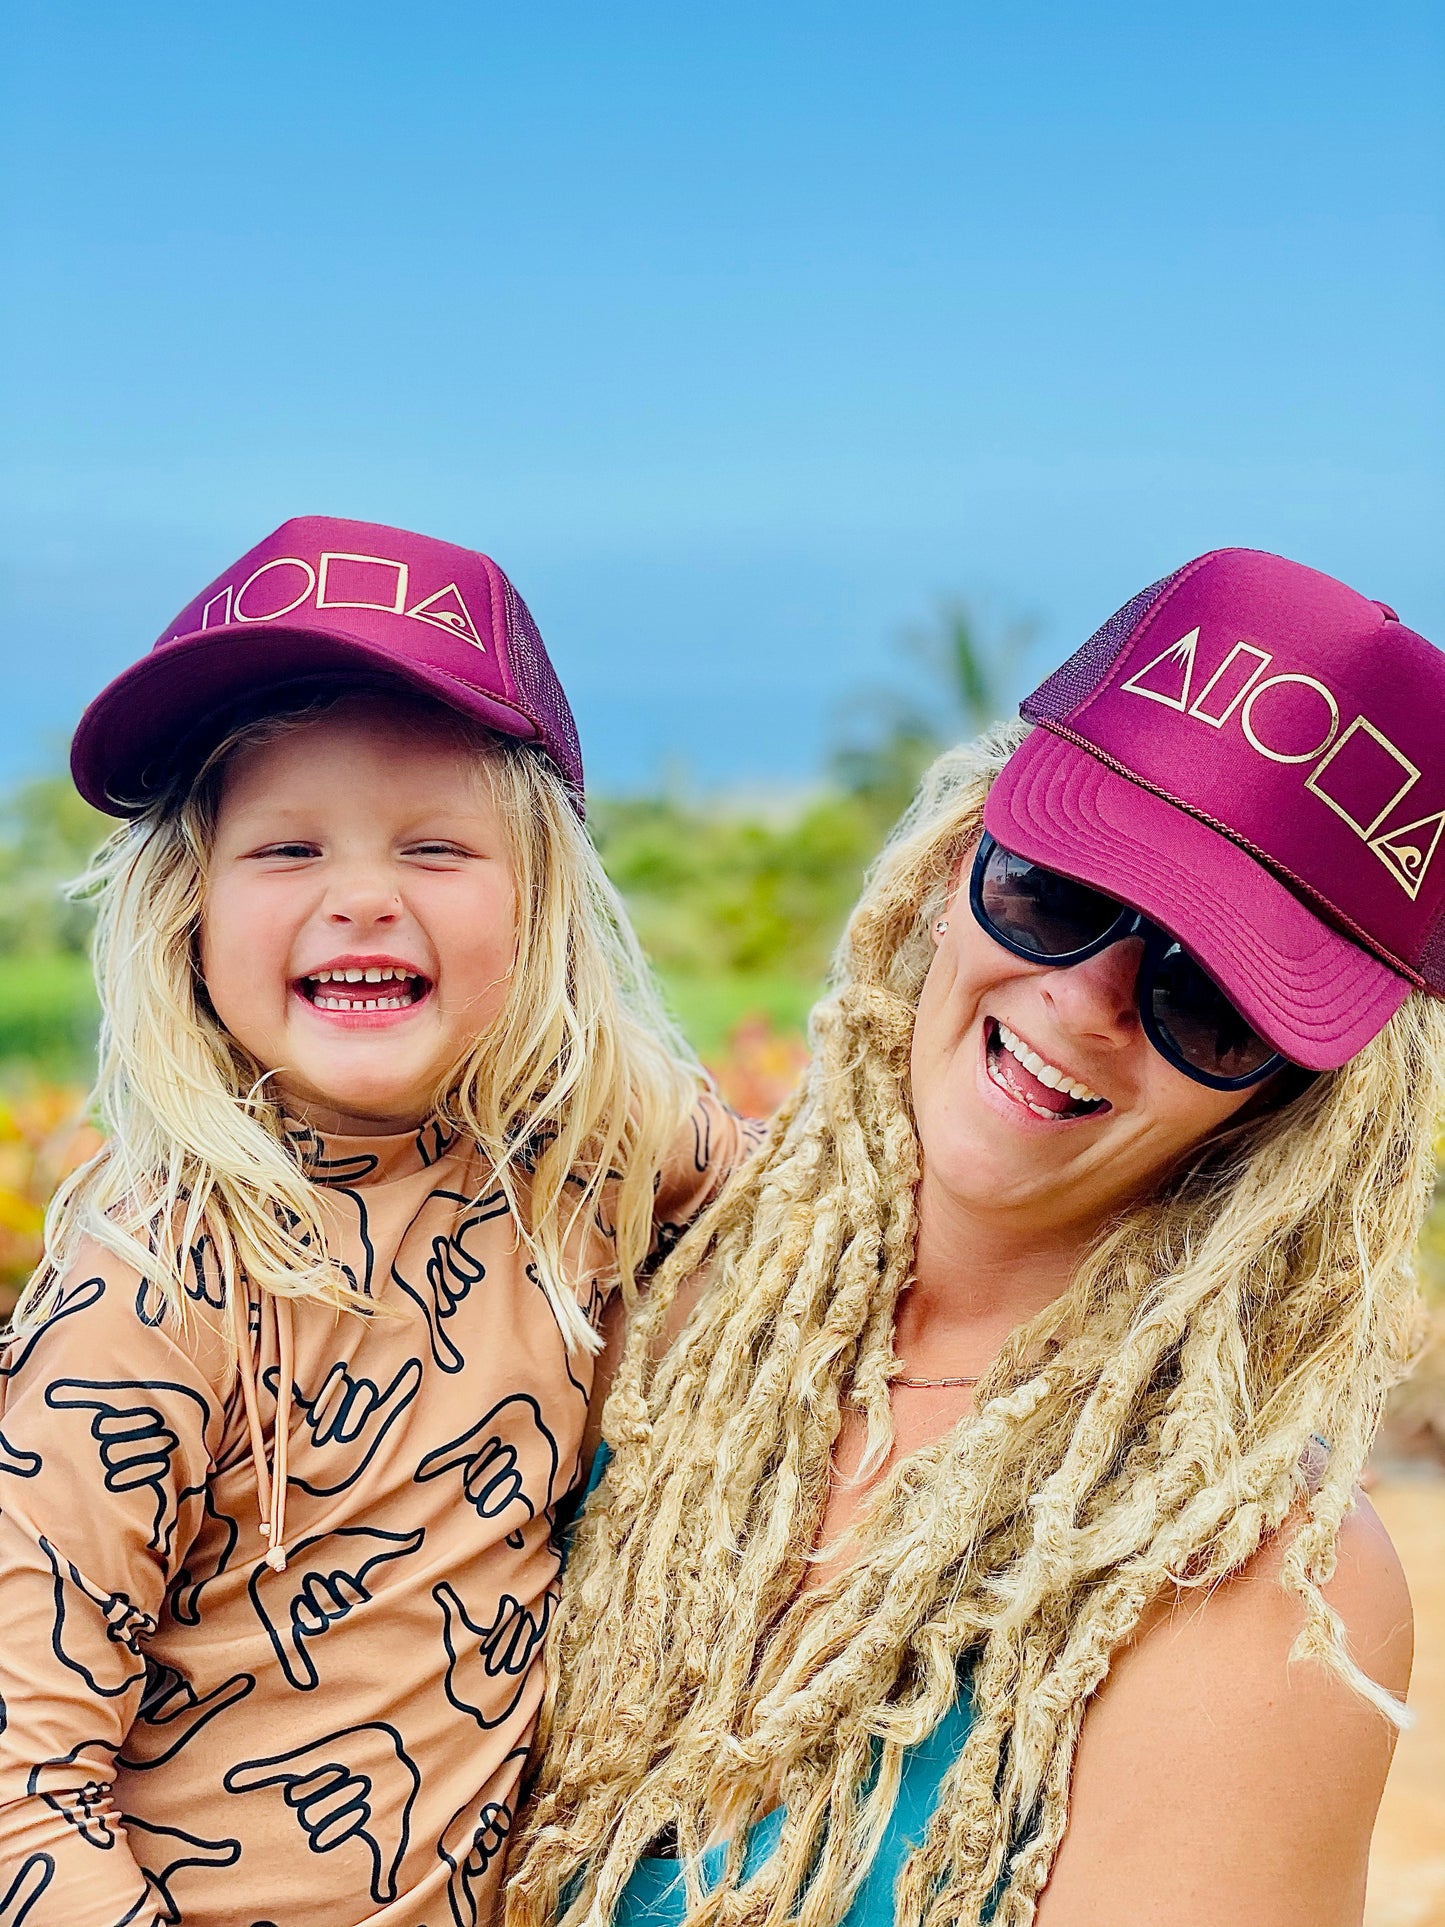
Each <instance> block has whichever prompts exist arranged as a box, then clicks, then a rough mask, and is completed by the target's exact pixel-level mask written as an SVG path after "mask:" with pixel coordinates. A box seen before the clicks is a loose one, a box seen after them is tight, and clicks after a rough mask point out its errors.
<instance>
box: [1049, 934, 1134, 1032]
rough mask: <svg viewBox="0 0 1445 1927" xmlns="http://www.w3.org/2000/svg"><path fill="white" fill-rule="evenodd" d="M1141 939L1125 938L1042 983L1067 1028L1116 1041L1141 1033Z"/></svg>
mask: <svg viewBox="0 0 1445 1927" xmlns="http://www.w3.org/2000/svg"><path fill="white" fill-rule="evenodd" d="M1143 957H1144V942H1143V939H1142V938H1141V937H1125V938H1123V939H1122V940H1121V941H1120V942H1119V943H1111V944H1110V945H1109V947H1108V948H1107V949H1106V950H1100V951H1098V952H1097V953H1096V954H1095V955H1094V956H1092V957H1086V958H1085V959H1084V961H1083V962H1082V963H1076V964H1070V965H1069V966H1068V967H1067V968H1066V969H1064V970H1051V971H1049V972H1047V973H1046V975H1045V978H1044V981H1043V983H1042V985H1041V989H1042V991H1043V995H1044V997H1045V999H1046V1000H1047V1001H1048V1002H1049V1003H1050V1004H1052V1006H1053V1008H1054V1011H1055V1013H1056V1014H1057V1016H1058V1019H1059V1021H1060V1023H1061V1024H1063V1025H1065V1026H1066V1027H1067V1028H1068V1029H1070V1030H1074V1031H1077V1032H1079V1033H1080V1034H1088V1035H1090V1036H1095V1037H1102V1038H1107V1039H1109V1040H1110V1041H1113V1042H1119V1043H1123V1042H1127V1041H1128V1040H1129V1039H1130V1038H1132V1037H1133V1036H1134V1035H1135V1033H1136V1032H1137V1031H1138V1030H1139V1028H1140V1025H1139V1004H1138V983H1139V965H1140V964H1141V962H1142V961H1143Z"/></svg>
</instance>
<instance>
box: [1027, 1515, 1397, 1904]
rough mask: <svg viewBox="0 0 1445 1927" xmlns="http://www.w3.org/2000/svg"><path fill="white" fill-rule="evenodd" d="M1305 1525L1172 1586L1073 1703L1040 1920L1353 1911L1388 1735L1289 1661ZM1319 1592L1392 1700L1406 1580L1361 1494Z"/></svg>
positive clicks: (1359, 1701) (1385, 1727)
mask: <svg viewBox="0 0 1445 1927" xmlns="http://www.w3.org/2000/svg"><path fill="white" fill-rule="evenodd" d="M1301 1524H1302V1520H1301V1518H1299V1517H1295V1518H1292V1519H1291V1520H1290V1521H1289V1522H1287V1523H1286V1525H1285V1526H1284V1527H1283V1528H1282V1529H1281V1531H1280V1532H1278V1533H1277V1534H1275V1535H1274V1537H1273V1538H1272V1539H1271V1540H1270V1541H1269V1542H1268V1543H1267V1544H1266V1545H1265V1546H1264V1547H1262V1548H1261V1549H1260V1551H1259V1552H1258V1553H1257V1554H1256V1555H1255V1556H1254V1557H1253V1558H1252V1559H1251V1560H1250V1561H1249V1562H1248V1563H1247V1564H1246V1565H1245V1566H1243V1567H1242V1568H1241V1569H1240V1570H1239V1571H1238V1572H1237V1573H1235V1574H1233V1575H1231V1577H1230V1578H1228V1579H1226V1580H1224V1581H1223V1582H1221V1583H1220V1584H1218V1585H1216V1586H1213V1587H1211V1588H1209V1589H1207V1590H1203V1591H1199V1592H1194V1591H1191V1590H1189V1589H1187V1588H1170V1589H1169V1591H1168V1592H1167V1593H1165V1594H1164V1595H1162V1596H1161V1597H1160V1599H1159V1600H1158V1601H1156V1603H1155V1604H1154V1606H1153V1607H1151V1608H1150V1610H1149V1611H1148V1612H1146V1614H1145V1615H1144V1617H1143V1619H1142V1620H1141V1622H1140V1624H1139V1626H1138V1628H1137V1629H1136V1631H1135V1632H1134V1634H1133V1636H1132V1637H1131V1638H1130V1639H1129V1640H1128V1641H1127V1643H1126V1644H1125V1645H1124V1646H1123V1647H1122V1648H1121V1649H1120V1650H1119V1652H1118V1653H1116V1654H1115V1656H1114V1658H1113V1660H1112V1662H1111V1664H1110V1667H1109V1671H1108V1674H1107V1675H1106V1677H1105V1680H1104V1682H1103V1684H1102V1685H1101V1686H1100V1688H1099V1689H1098V1691H1097V1692H1096V1693H1095V1694H1094V1696H1093V1698H1092V1699H1091V1700H1090V1702H1089V1705H1088V1708H1087V1710H1086V1713H1085V1717H1084V1722H1083V1728H1082V1731H1081V1734H1080V1739H1079V1747H1078V1753H1077V1756H1076V1761H1075V1767H1074V1780H1073V1788H1072V1792H1071V1797H1070V1803H1069V1825H1068V1831H1067V1832H1066V1834H1065V1837H1064V1843H1063V1846H1062V1848H1061V1849H1060V1852H1059V1855H1058V1859H1057V1861H1056V1863H1055V1867H1054V1872H1053V1875H1052V1877H1051V1879H1050V1882H1049V1886H1048V1888H1047V1889H1046V1892H1045V1897H1044V1901H1043V1903H1042V1904H1041V1906H1040V1910H1039V1915H1038V1922H1039V1927H1083V1924H1084V1923H1086V1922H1093V1921H1096V1920H1097V1921H1102V1920H1104V1919H1105V1918H1107V1919H1108V1920H1109V1921H1110V1922H1111V1923H1113V1927H1131V1924H1132V1923H1134V1922H1136V1921H1137V1922H1139V1923H1143V1922H1145V1921H1151V1920H1154V1919H1157V1918H1164V1917H1166V1916H1167V1917H1168V1918H1170V1919H1171V1920H1172V1921H1173V1922H1174V1923H1176V1927H1195V1923H1198V1927H1203V1923H1204V1922H1206V1921H1210V1922H1213V1921H1217V1920H1219V1919H1224V1918H1239V1919H1244V1918H1248V1919H1250V1920H1251V1921H1255V1922H1259V1923H1270V1927H1275V1924H1276V1923H1278V1927H1284V1924H1285V1923H1295V1922H1298V1923H1300V1927H1305V1923H1308V1924H1309V1927H1335V1923H1339V1927H1345V1923H1356V1922H1358V1921H1359V1919H1360V1910H1361V1908H1362V1907H1363V1903H1364V1882H1365V1871H1366V1865H1367V1861H1368V1854H1369V1841H1370V1833H1371V1830H1372V1828H1373V1825H1374V1818H1375V1812H1376V1809H1377V1807H1378V1805H1379V1800H1380V1795H1381V1792H1382V1791H1383V1788H1384V1783H1385V1775H1386V1772H1387V1770H1388V1768H1389V1762H1390V1755H1391V1752H1392V1750H1393V1743H1394V1731H1393V1728H1392V1727H1391V1726H1390V1725H1389V1724H1388V1722H1387V1721H1386V1719H1385V1718H1384V1716H1383V1715H1382V1714H1381V1713H1380V1712H1379V1711H1378V1710H1377V1709H1376V1708H1375V1707H1374V1706H1372V1705H1370V1704H1369V1703H1368V1702H1367V1701H1366V1700H1365V1699H1364V1698H1363V1697H1362V1696H1361V1695H1360V1694H1358V1693H1357V1692H1355V1691H1354V1690H1352V1689H1351V1688H1350V1687H1349V1686H1348V1685H1347V1684H1346V1683H1345V1682H1344V1681H1343V1680H1341V1679H1340V1678H1339V1677H1338V1676H1337V1675H1336V1674H1335V1673H1333V1672H1331V1671H1330V1670H1329V1669H1328V1668H1326V1667H1325V1666H1324V1665H1323V1664H1321V1663H1320V1662H1318V1661H1315V1660H1312V1659H1308V1658H1300V1659H1293V1660H1292V1659H1291V1656H1290V1655H1291V1649H1292V1648H1293V1646H1294V1643H1295V1641H1296V1639H1297V1637H1298V1635H1299V1634H1300V1632H1301V1630H1302V1629H1303V1627H1304V1624H1305V1613H1304V1606H1303V1603H1302V1602H1301V1601H1300V1599H1299V1598H1298V1597H1297V1596H1296V1595H1295V1594H1294V1593H1293V1592H1291V1591H1289V1590H1287V1589H1286V1587H1285V1585H1284V1584H1283V1583H1282V1581H1283V1572H1284V1561H1285V1557H1286V1554H1287V1552H1288V1549H1289V1546H1290V1543H1291V1541H1292V1540H1293V1537H1294V1535H1295V1534H1296V1533H1297V1532H1298V1531H1299V1529H1300V1526H1301ZM1322 1590H1323V1593H1324V1597H1325V1600H1326V1603H1327V1604H1328V1605H1329V1607H1330V1608H1331V1610H1332V1611H1333V1612H1335V1613H1336V1614H1338V1616H1339V1618H1340V1621H1341V1623H1342V1625H1343V1628H1344V1633H1345V1637H1346V1641H1347V1643H1348V1647H1349V1651H1350V1653H1351V1655H1352V1657H1353V1658H1354V1659H1355V1661H1356V1662H1357V1664H1358V1665H1359V1666H1360V1667H1361V1669H1362V1670H1363V1671H1364V1672H1365V1673H1366V1674H1367V1675H1368V1676H1369V1677H1370V1678H1371V1679H1372V1680H1374V1681H1376V1682H1377V1683H1378V1684H1379V1685H1380V1686H1382V1687H1383V1688H1385V1689H1386V1691H1387V1692H1389V1693H1390V1694H1391V1695H1393V1696H1395V1697H1397V1698H1398V1697H1403V1695H1404V1693H1405V1690H1406V1688H1407V1687H1408V1685H1409V1679H1410V1663H1411V1657H1412V1645H1413V1621H1412V1614H1411V1607H1410V1595H1409V1589H1408V1587H1407V1585H1406V1582H1405V1575H1404V1571H1403V1568H1402V1567H1401V1564H1400V1560H1399V1557H1398V1555H1397V1554H1396V1552H1395V1548H1394V1546H1393V1545H1392V1543H1391V1541H1390V1537H1389V1534H1388V1533H1387V1532H1386V1530H1385V1527H1384V1525H1383V1524H1382V1523H1381V1521H1380V1519H1379V1517H1378V1515H1377V1514H1376V1512H1375V1511H1374V1508H1373V1507H1372V1506H1371V1505H1370V1504H1369V1502H1368V1500H1366V1499H1364V1498H1363V1497H1362V1496H1361V1497H1359V1498H1358V1500H1357V1503H1356V1505H1355V1507H1354V1509H1353V1510H1352V1511H1351V1512H1350V1514H1349V1515H1348V1516H1347V1517H1346V1519H1345V1521H1344V1523H1343V1525H1342V1527H1341V1530H1340V1534H1339V1543H1338V1558H1337V1564H1336V1569H1335V1572H1334V1575H1333V1576H1332V1578H1331V1579H1330V1580H1329V1582H1328V1583H1327V1584H1326V1585H1325V1586H1324V1587H1323V1589H1322Z"/></svg>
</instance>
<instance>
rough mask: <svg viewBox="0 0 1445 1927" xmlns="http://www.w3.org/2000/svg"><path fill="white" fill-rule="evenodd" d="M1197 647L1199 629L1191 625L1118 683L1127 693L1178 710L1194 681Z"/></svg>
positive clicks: (1185, 702)
mask: <svg viewBox="0 0 1445 1927" xmlns="http://www.w3.org/2000/svg"><path fill="white" fill-rule="evenodd" d="M1198 647H1199V631H1198V629H1191V630H1190V631H1189V634H1188V635H1187V636H1181V637H1180V638H1179V640H1178V642H1171V643H1170V645H1169V647H1168V648H1167V649H1165V650H1164V651H1163V652H1162V653H1161V654H1160V655H1157V656H1156V657H1155V658H1154V660H1153V662H1146V663H1145V665H1144V667H1143V668H1142V669H1138V670H1136V671H1135V672H1134V674H1133V675H1132V676H1131V677H1130V678H1129V680H1128V682H1126V683H1124V684H1122V685H1121V687H1122V688H1123V689H1126V690H1128V692H1129V694H1130V695H1131V696H1144V697H1146V698H1147V699H1148V701H1150V702H1151V703H1163V705H1164V707H1165V708H1166V709H1177V710H1179V711H1180V712H1181V713H1182V712H1183V711H1184V710H1186V709H1188V707H1189V686H1190V684H1191V683H1192V682H1193V681H1194V652H1195V650H1196V649H1197V648H1198Z"/></svg>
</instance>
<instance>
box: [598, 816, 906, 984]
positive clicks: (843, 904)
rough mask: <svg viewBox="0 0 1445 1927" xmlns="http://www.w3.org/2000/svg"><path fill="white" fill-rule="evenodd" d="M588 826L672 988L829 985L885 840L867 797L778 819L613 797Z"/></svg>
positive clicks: (640, 933)
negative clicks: (730, 982) (846, 926)
mask: <svg viewBox="0 0 1445 1927" xmlns="http://www.w3.org/2000/svg"><path fill="white" fill-rule="evenodd" d="M591 821H592V828H593V834H594V835H595V836H596V838H597V843H598V848H599V849H600V850H601V852H602V858H603V861H604V863H605V864H606V865H607V869H608V872H609V874H610V875H611V877H612V879H613V881H614V882H615V883H616V884H617V886H618V888H619V889H620V890H621V892H622V894H623V896H624V897H625V898H626V899H627V904H628V908H629V909H630V911H631V913H632V916H633V919H634V921H635V922H636V925H637V929H638V933H639V935H640V936H641V938H642V942H643V945H644V947H645V948H646V950H647V951H648V954H649V955H650V956H651V957H652V959H653V962H654V963H655V964H656V965H657V967H658V969H659V970H660V971H661V972H662V974H663V975H664V977H667V978H669V979H676V978H689V979H701V978H715V977H723V978H732V977H759V978H763V977H770V978H773V979H777V978H778V977H780V976H786V977H789V978H791V979H793V980H802V981H806V982H810V983H816V982H818V981H820V980H821V978H822V976H823V973H824V971H825V970H826V968H827V963H828V956H829V953H830V951H831V950H832V947H833V944H834V942H835V941H836V938H837V935H838V931H839V929H840V928H841V926H842V922H843V918H844V917H845V916H846V914H847V912H848V909H849V907H850V906H851V904H852V902H853V899H854V897H855V896H856V895H857V893H858V886H859V883H860V881H861V879H862V875H863V869H864V866H865V864H866V863H867V862H868V859H869V858H870V857H871V856H872V855H873V853H874V851H875V849H876V847H877V840H878V839H877V830H876V825H875V823H874V820H873V818H872V815H871V813H870V812H869V810H868V809H867V808H866V807H865V806H864V804H863V803H862V802H860V800H859V799H857V798H854V797H849V796H839V795H831V794H824V795H820V796H818V797H816V798H815V799H814V800H812V801H811V802H808V803H806V804H804V805H802V806H801V807H800V808H799V809H798V810H797V812H796V813H794V814H791V815H789V816H787V817H785V818H784V819H783V820H780V821H779V820H773V821H768V820H763V819H760V818H759V817H757V816H755V815H749V814H745V813H731V812H729V813H724V814H720V813H718V812H717V811H716V810H713V809H709V808H708V807H706V806H704V805H701V804H697V803H689V802H680V801H677V800H673V799H668V798H663V797H643V798H636V799H631V800H616V799H613V800H608V799H605V798H604V799H602V800H601V801H599V802H598V803H597V804H595V805H594V807H593V809H592V812H591Z"/></svg>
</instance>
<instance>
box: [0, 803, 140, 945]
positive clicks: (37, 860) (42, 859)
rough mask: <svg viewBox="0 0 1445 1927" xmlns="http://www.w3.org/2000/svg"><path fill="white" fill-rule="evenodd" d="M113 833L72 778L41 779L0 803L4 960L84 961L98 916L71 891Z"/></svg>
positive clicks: (1, 942) (0, 922) (0, 925)
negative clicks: (68, 894) (67, 889)
mask: <svg viewBox="0 0 1445 1927" xmlns="http://www.w3.org/2000/svg"><path fill="white" fill-rule="evenodd" d="M111 827H113V826H112V825H111V823H110V821H109V819H108V818H107V817H104V816H102V815H101V814H100V812H99V811H98V810H93V809H92V808H91V807H90V805H89V804H88V803H85V802H82V800H81V798H80V797H79V796H78V795H77V794H76V792H75V790H74V788H73V787H72V785H71V782H70V779H69V777H67V776H38V777H34V778H32V779H31V780H30V781H29V782H26V783H22V784H21V785H20V786H19V788H18V789H16V790H14V791H13V792H12V793H11V795H10V796H9V797H8V798H7V799H5V801H4V802H3V803H0V957H15V956H24V957H37V958H38V957H48V956H55V955H60V956H66V957H81V956H83V955H84V954H85V949H86V944H87V942H88V940H89V935H90V911H89V910H88V908H87V907H86V906H85V905H84V904H78V903H70V902H68V901H67V900H66V898H65V896H64V894H63V886H64V885H65V884H66V883H68V882H69V881H70V879H71V878H72V877H74V876H77V875H78V874H79V873H80V871H81V870H83V869H84V868H85V865H86V863H87V862H88V861H89V858H90V856H91V853H92V852H93V851H94V850H95V849H96V848H97V847H98V845H99V844H100V843H101V841H102V840H103V839H104V837H105V835H106V832H107V831H108V830H109V829H110V828H111Z"/></svg>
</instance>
